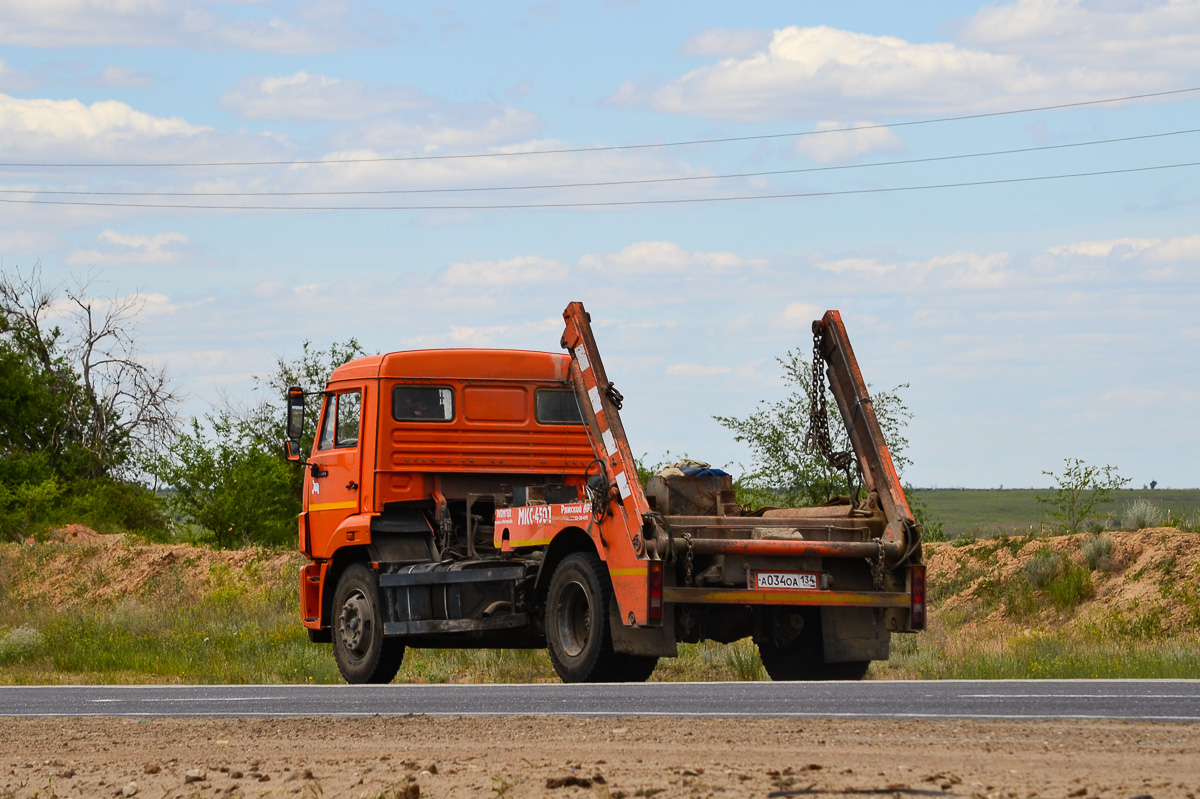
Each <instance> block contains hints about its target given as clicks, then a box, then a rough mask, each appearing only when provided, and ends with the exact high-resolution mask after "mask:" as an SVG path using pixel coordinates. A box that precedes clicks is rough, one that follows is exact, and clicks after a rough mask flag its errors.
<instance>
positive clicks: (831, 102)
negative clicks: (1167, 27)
mask: <svg viewBox="0 0 1200 799" xmlns="http://www.w3.org/2000/svg"><path fill="white" fill-rule="evenodd" d="M1046 83H1047V80H1046V78H1045V77H1044V76H1041V75H1038V74H1037V73H1036V72H1034V71H1033V70H1031V69H1030V68H1029V67H1027V66H1026V65H1024V64H1023V63H1022V62H1021V60H1020V59H1019V58H1017V57H1016V56H1007V55H997V54H993V53H987V52H983V51H980V50H970V49H965V48H961V47H958V46H956V45H954V44H950V43H944V42H937V43H932V44H911V43H909V42H906V41H904V40H903V39H898V38H896V37H893V36H871V35H869V34H865V33H854V32H851V31H843V30H838V29H836V28H830V27H826V26H820V27H815V28H800V27H795V26H793V27H789V28H783V29H782V30H777V31H775V33H774V36H773V38H772V40H771V43H770V46H769V47H768V48H767V49H766V50H765V51H760V52H757V53H755V54H753V55H751V56H749V57H746V58H742V59H732V58H731V59H726V60H724V61H721V62H719V63H717V64H713V65H710V66H705V67H700V68H699V69H696V70H693V71H691V72H689V73H688V74H686V75H684V76H683V77H681V78H679V79H678V80H675V81H673V82H671V83H670V84H668V85H667V86H665V87H663V88H662V89H660V90H659V91H657V92H656V93H655V94H654V97H653V105H654V106H655V107H656V108H657V109H658V110H660V111H668V112H674V113H678V114H688V115H693V116H702V117H710V118H716V119H738V120H770V119H787V118H795V117H813V116H817V115H819V114H828V113H829V111H830V109H836V110H837V111H838V112H840V113H846V112H850V113H857V112H859V111H864V110H865V111H867V112H868V113H872V114H881V115H882V114H888V115H890V114H896V113H914V112H917V113H924V112H927V111H929V110H931V109H939V110H940V109H945V108H950V107H954V108H957V109H959V110H962V109H964V108H979V107H981V106H982V105H987V104H988V103H989V102H994V101H995V99H996V98H1004V97H1007V96H1009V95H1012V94H1020V93H1027V92H1028V91H1030V90H1036V89H1040V88H1044V84H1046ZM1097 88H1099V87H1097ZM989 98H990V99H989Z"/></svg>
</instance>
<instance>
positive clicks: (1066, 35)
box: [959, 0, 1200, 74]
mask: <svg viewBox="0 0 1200 799" xmlns="http://www.w3.org/2000/svg"><path fill="white" fill-rule="evenodd" d="M959 38H960V39H962V40H963V41H965V42H968V43H971V44H975V45H980V46H984V47H988V48H991V49H995V50H1002V51H1004V52H1008V53H1018V54H1021V55H1024V56H1029V57H1031V58H1035V59H1036V60H1038V61H1042V62H1062V63H1065V64H1080V63H1091V64H1102V65H1104V68H1105V69H1109V70H1114V71H1116V70H1128V71H1130V72H1133V73H1139V74H1145V73H1147V72H1148V71H1150V70H1159V71H1161V72H1163V73H1168V72H1176V71H1178V70H1194V69H1196V68H1197V67H1198V66H1200V4H1197V3H1195V2H1191V1H1190V0H1165V1H1162V0H1159V1H1158V2H1156V1H1155V0H1148V1H1147V2H1104V3H1096V2H1088V3H1084V2H1081V0H1017V2H1015V3H1006V4H997V5H988V6H984V7H983V8H982V9H980V10H979V12H978V13H976V14H975V16H974V17H972V18H971V19H969V20H968V21H966V22H965V23H964V24H963V25H962V26H961V27H960V29H959Z"/></svg>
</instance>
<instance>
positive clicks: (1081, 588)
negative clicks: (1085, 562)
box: [1046, 563, 1092, 609]
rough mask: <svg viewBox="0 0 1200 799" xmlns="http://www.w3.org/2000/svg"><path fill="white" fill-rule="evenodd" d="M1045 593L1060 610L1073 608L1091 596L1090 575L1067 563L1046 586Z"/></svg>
mask: <svg viewBox="0 0 1200 799" xmlns="http://www.w3.org/2000/svg"><path fill="white" fill-rule="evenodd" d="M1046 593H1048V594H1050V599H1051V600H1052V601H1053V602H1054V604H1055V605H1057V606H1058V607H1060V608H1063V609H1067V608H1073V607H1075V606H1076V605H1078V604H1079V603H1080V602H1082V601H1083V600H1085V599H1087V598H1088V597H1090V596H1091V595H1092V573H1091V572H1089V571H1088V570H1087V569H1085V568H1083V567H1082V566H1080V565H1078V564H1075V563H1067V564H1066V565H1065V567H1064V568H1063V569H1061V570H1060V571H1059V572H1058V574H1056V575H1055V576H1054V577H1052V578H1050V581H1049V582H1048V583H1047V584H1046Z"/></svg>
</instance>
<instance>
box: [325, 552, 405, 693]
mask: <svg viewBox="0 0 1200 799" xmlns="http://www.w3.org/2000/svg"><path fill="white" fill-rule="evenodd" d="M332 621H333V625H332V626H333V657H334V660H336V661H337V666H338V671H340V672H341V673H342V677H344V678H345V680H346V682H348V683H355V684H360V683H376V684H385V683H389V682H391V681H392V680H393V679H394V678H395V676H396V672H398V671H400V664H401V663H402V662H403V661H404V645H403V644H402V643H400V642H399V641H398V640H396V639H394V638H391V639H389V638H384V637H383V614H382V613H381V612H380V607H379V578H378V577H377V576H376V574H375V572H373V571H371V570H370V569H368V568H367V567H366V566H364V565H363V564H361V563H356V564H354V565H353V566H351V567H350V568H348V569H346V571H345V572H344V573H343V574H342V578H341V579H340V580H338V585H337V591H336V592H335V593H334V595H333V619H332Z"/></svg>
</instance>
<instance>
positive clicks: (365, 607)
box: [338, 589, 374, 658]
mask: <svg viewBox="0 0 1200 799" xmlns="http://www.w3.org/2000/svg"><path fill="white" fill-rule="evenodd" d="M373 624H374V619H373V618H372V616H371V603H370V602H369V601H368V600H367V595H366V594H364V593H363V592H362V591H360V590H358V589H355V590H354V592H353V593H351V594H350V596H348V597H346V601H345V602H344V603H343V604H342V612H341V614H340V616H339V617H338V629H339V630H340V631H341V638H342V643H343V644H344V645H345V647H346V651H347V652H349V653H350V654H351V655H353V656H354V657H356V658H361V657H362V656H363V655H365V654H366V652H367V649H368V648H370V646H371V628H372V626H373Z"/></svg>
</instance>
